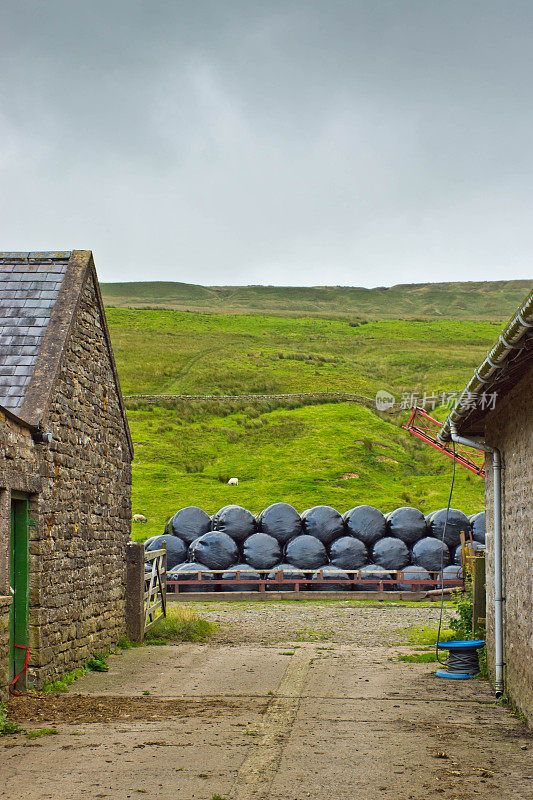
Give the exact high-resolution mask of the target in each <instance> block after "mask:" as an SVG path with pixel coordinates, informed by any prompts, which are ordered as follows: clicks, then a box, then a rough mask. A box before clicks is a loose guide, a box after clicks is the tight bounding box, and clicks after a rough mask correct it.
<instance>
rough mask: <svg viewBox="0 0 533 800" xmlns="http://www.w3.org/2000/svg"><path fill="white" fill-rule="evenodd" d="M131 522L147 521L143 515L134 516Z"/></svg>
mask: <svg viewBox="0 0 533 800" xmlns="http://www.w3.org/2000/svg"><path fill="white" fill-rule="evenodd" d="M133 522H147V519H146V517H145V516H144V514H134V515H133Z"/></svg>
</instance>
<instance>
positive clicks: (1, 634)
mask: <svg viewBox="0 0 533 800" xmlns="http://www.w3.org/2000/svg"><path fill="white" fill-rule="evenodd" d="M10 608H11V597H10V596H8V597H5V596H3V595H0V701H1V700H4V699H5V698H6V696H7V693H8V687H9V609H10Z"/></svg>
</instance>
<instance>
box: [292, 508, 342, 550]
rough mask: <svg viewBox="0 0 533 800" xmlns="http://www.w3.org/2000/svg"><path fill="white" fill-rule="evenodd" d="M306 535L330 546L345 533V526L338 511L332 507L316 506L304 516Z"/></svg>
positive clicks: (309, 509)
mask: <svg viewBox="0 0 533 800" xmlns="http://www.w3.org/2000/svg"><path fill="white" fill-rule="evenodd" d="M302 525H303V529H304V533H308V534H309V535H310V536H316V538H317V539H320V541H321V542H322V544H325V545H328V544H330V543H331V542H332V541H333V540H334V539H338V538H339V536H342V534H343V533H344V524H343V521H342V517H341V515H340V514H339V512H338V511H336V510H335V509H334V508H331V506H314V507H313V508H308V509H307V510H306V511H304V512H303V514H302Z"/></svg>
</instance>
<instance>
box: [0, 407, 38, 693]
mask: <svg viewBox="0 0 533 800" xmlns="http://www.w3.org/2000/svg"><path fill="white" fill-rule="evenodd" d="M39 487H40V478H39V453H38V447H37V446H36V445H35V444H34V441H33V439H32V437H31V433H30V431H29V430H28V428H27V427H26V426H25V425H23V424H19V423H18V422H17V421H16V420H15V419H13V418H12V417H11V416H10V415H9V414H7V413H4V412H2V411H0V698H1V697H2V696H4V695H5V694H6V692H7V687H8V684H9V609H10V607H11V594H10V588H9V586H10V543H11V492H12V491H18V492H24V493H26V494H31V493H35V492H37V491H38V490H39Z"/></svg>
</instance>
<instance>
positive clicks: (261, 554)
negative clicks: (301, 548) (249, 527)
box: [242, 533, 281, 569]
mask: <svg viewBox="0 0 533 800" xmlns="http://www.w3.org/2000/svg"><path fill="white" fill-rule="evenodd" d="M242 552H243V555H244V560H245V561H246V563H247V564H249V565H250V567H255V569H270V568H271V567H273V566H274V564H277V563H279V560H280V558H281V547H280V546H279V542H278V541H277V540H276V539H274V537H273V536H269V535H268V533H253V534H252V535H251V536H248V538H247V539H245V541H244V544H243V546H242Z"/></svg>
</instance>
